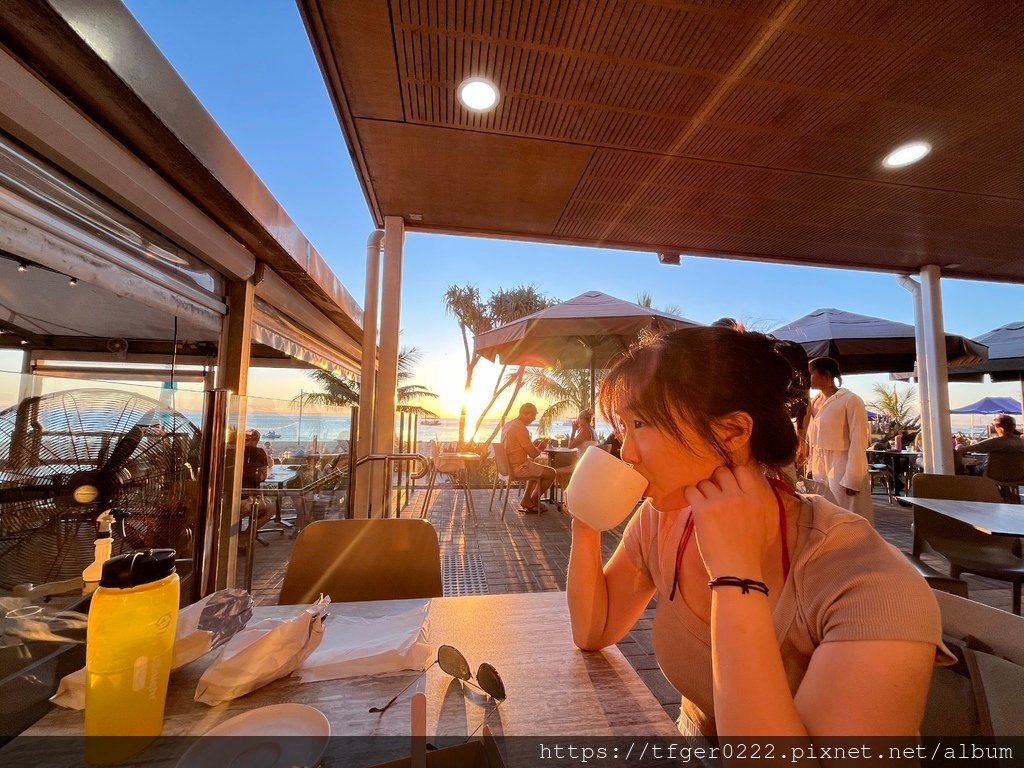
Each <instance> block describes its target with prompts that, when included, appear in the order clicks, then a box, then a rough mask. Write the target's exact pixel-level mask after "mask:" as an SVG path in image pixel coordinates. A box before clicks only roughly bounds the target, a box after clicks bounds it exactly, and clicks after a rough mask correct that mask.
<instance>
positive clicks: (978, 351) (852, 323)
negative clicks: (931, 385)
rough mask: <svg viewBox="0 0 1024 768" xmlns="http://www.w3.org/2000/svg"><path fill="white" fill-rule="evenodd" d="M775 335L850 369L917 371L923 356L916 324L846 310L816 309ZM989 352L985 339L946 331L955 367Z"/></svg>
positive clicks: (948, 352)
mask: <svg viewBox="0 0 1024 768" xmlns="http://www.w3.org/2000/svg"><path fill="white" fill-rule="evenodd" d="M772 335H773V336H775V337H776V338H779V339H786V340H789V341H795V342H797V343H798V344H800V346H802V347H803V348H804V350H806V352H807V355H808V357H811V358H814V357H822V356H827V357H832V358H835V359H836V360H838V361H839V365H840V367H841V368H842V371H843V373H844V374H845V373H888V372H892V371H907V370H912V369H913V367H914V362H915V361H916V359H917V341H916V338H915V335H914V326H912V325H908V324H907V323H897V322H895V321H894V320H884V319H882V318H880V317H870V316H868V315H858V314H855V313H853V312H845V311H843V310H841V309H816V310H814V311H813V312H811V313H810V314H809V315H805V316H804V317H801V318H800V319H799V320H794V321H793V322H792V323H788V324H786V325H783V326H780V327H779V328H776V329H775V330H774V331H772ZM987 357H988V353H987V350H986V348H985V345H984V344H979V343H978V342H975V341H972V340H971V339H967V338H964V337H963V336H956V335H954V334H950V333H947V334H946V359H947V360H948V361H949V364H950V365H951V366H953V365H967V364H974V363H980V362H983V361H984V360H986V359H987Z"/></svg>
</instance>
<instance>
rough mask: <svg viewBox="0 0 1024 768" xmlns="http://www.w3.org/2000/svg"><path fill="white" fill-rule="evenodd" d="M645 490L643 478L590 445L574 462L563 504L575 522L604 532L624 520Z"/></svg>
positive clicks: (606, 453)
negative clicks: (574, 466)
mask: <svg viewBox="0 0 1024 768" xmlns="http://www.w3.org/2000/svg"><path fill="white" fill-rule="evenodd" d="M645 490H647V478H645V477H644V476H643V475H641V474H640V473H639V472H637V471H636V470H635V469H633V468H632V467H631V466H629V464H627V463H626V462H624V461H620V460H619V459H616V458H615V457H614V456H612V455H611V454H610V453H608V452H606V451H602V450H601V449H600V448H598V447H597V446H594V445H592V446H590V447H589V448H587V450H586V451H584V452H583V456H581V457H580V460H579V461H578V462H576V468H575V469H574V470H573V472H572V477H571V478H570V479H569V487H568V488H567V489H566V491H565V501H566V506H568V508H569V514H571V515H572V516H573V517H575V518H576V519H577V520H581V521H583V522H584V523H586V524H587V525H589V526H590V527H591V528H593V529H595V530H598V531H607V530H608V529H609V528H614V527H615V526H617V525H618V524H619V523H621V522H622V521H623V520H625V519H626V517H627V516H628V515H629V513H630V512H632V511H633V508H634V507H636V503H637V501H638V500H639V499H640V496H641V495H642V494H643V492H644V491H645Z"/></svg>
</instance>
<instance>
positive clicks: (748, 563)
mask: <svg viewBox="0 0 1024 768" xmlns="http://www.w3.org/2000/svg"><path fill="white" fill-rule="evenodd" d="M791 378H792V372H791V369H790V366H789V365H788V363H787V362H786V361H785V360H784V359H783V358H782V357H781V356H780V355H779V354H778V353H777V352H776V351H775V347H774V342H773V340H771V339H769V338H768V337H766V336H763V335H761V334H757V333H749V332H747V333H737V332H736V331H732V330H728V329H720V328H711V327H708V328H686V329H681V330H677V331H673V332H671V333H669V334H667V335H665V336H662V337H660V338H657V339H654V340H650V339H645V340H644V341H642V342H640V343H639V344H638V345H634V347H632V348H631V349H630V350H629V351H628V352H627V353H626V354H625V355H624V356H623V357H622V358H620V359H619V360H618V361H617V362H616V364H615V365H614V367H613V368H612V369H611V371H610V372H609V373H608V376H607V378H606V379H605V382H604V384H603V385H602V387H601V396H600V405H601V409H602V412H603V413H604V414H605V416H606V418H607V419H608V420H609V421H610V422H611V423H613V424H619V425H621V427H620V428H621V429H622V430H623V435H624V440H623V444H622V460H623V461H626V462H629V463H630V464H632V465H633V467H634V468H635V469H636V470H637V471H638V472H640V474H641V475H643V476H644V477H645V478H646V479H647V480H648V482H649V486H648V489H647V496H648V498H647V499H646V501H645V502H644V504H643V505H642V506H641V507H640V509H639V510H638V511H637V512H636V513H635V514H634V515H633V518H632V519H631V520H630V522H629V523H628V525H627V526H626V529H625V531H624V532H623V535H622V540H621V542H620V543H619V546H618V548H617V549H616V550H615V552H614V553H613V554H612V556H611V558H610V559H609V561H608V562H607V564H602V557H601V534H600V533H599V532H598V531H595V530H594V529H592V528H590V527H589V526H587V525H586V524H585V523H583V522H582V521H580V520H577V519H574V520H573V521H572V546H571V550H570V554H569V570H568V581H567V588H566V597H567V601H568V607H569V615H570V620H571V624H572V632H573V640H574V642H575V643H576V645H577V646H579V647H580V648H582V649H585V650H598V649H600V648H604V647H607V646H609V645H611V644H613V643H615V642H618V641H619V640H620V639H621V638H622V637H623V636H624V635H625V634H626V633H627V632H628V631H629V630H630V628H631V627H632V626H633V624H634V623H636V621H637V619H638V618H639V617H640V616H641V614H642V613H643V612H644V610H645V608H646V607H647V605H648V603H649V601H650V599H651V597H652V596H655V595H657V598H658V599H657V606H656V609H655V616H654V632H653V642H654V651H655V655H656V657H657V660H658V663H659V665H660V666H661V669H662V671H663V672H664V673H665V676H666V677H667V678H668V680H669V682H671V683H672V685H674V686H675V688H676V689H677V690H678V691H680V693H681V694H682V696H683V699H682V710H681V716H680V721H679V727H680V730H681V731H682V732H683V733H685V734H688V735H704V736H708V737H711V736H714V735H716V734H717V735H719V736H751V735H758V734H770V735H772V736H800V737H805V736H808V735H809V736H811V737H814V736H818V735H854V734H857V735H871V734H897V735H906V736H913V735H915V734H916V733H917V730H918V728H919V726H920V723H921V718H922V715H923V712H924V706H925V699H926V695H927V692H928V685H929V680H930V677H931V671H932V666H933V665H934V663H935V660H936V649H937V648H939V647H941V631H942V628H941V621H940V615H939V610H938V606H937V605H936V602H935V598H934V597H933V596H932V593H931V590H930V589H929V588H928V585H927V584H926V583H925V581H924V580H923V579H922V577H921V576H920V575H918V574H917V572H916V571H915V570H914V569H913V568H912V567H911V566H910V564H909V563H908V562H907V561H906V559H905V558H904V557H903V556H902V555H901V554H900V553H899V551H897V550H896V549H895V548H893V547H892V546H891V545H889V544H888V543H886V542H885V540H883V539H882V538H881V536H879V534H878V533H877V532H876V531H875V530H874V528H872V527H871V525H870V524H869V523H868V522H867V521H866V520H865V519H864V518H862V517H860V516H859V515H855V514H852V513H850V512H848V511H847V510H845V509H842V508H840V507H838V506H836V505H835V504H832V503H831V502H829V501H828V500H827V499H825V498H824V497H822V496H801V495H798V494H796V493H795V492H794V491H793V490H792V489H791V488H789V487H788V486H786V485H785V484H784V483H782V482H781V481H779V480H777V479H776V478H775V473H776V470H777V468H778V467H781V466H784V465H786V464H788V463H789V462H791V461H792V460H793V458H794V456H795V454H796V448H797V445H796V441H797V436H796V432H795V431H794V430H793V427H792V424H791V422H790V420H789V415H788V413H787V410H786V399H787V390H788V388H789V385H790V381H791ZM754 381H756V382H757V386H751V382H754ZM943 658H944V660H946V657H943Z"/></svg>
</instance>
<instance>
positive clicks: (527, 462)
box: [501, 403, 555, 513]
mask: <svg viewBox="0 0 1024 768" xmlns="http://www.w3.org/2000/svg"><path fill="white" fill-rule="evenodd" d="M536 418H537V406H535V405H534V404H533V403H523V404H522V405H521V406H520V407H519V416H518V417H516V418H514V419H512V420H511V421H509V422H508V423H507V424H506V425H505V427H504V429H502V431H501V445H502V447H503V448H504V449H505V453H506V454H508V464H509V466H510V467H511V468H512V476H513V477H519V478H525V479H526V487H525V488H524V489H523V501H522V504H521V505H520V507H519V511H520V512H527V513H536V512H540V511H541V507H540V498H541V496H543V495H544V492H545V491H546V490H547V489H548V488H550V487H551V484H552V483H553V482H555V470H554V469H552V468H551V467H546V466H544V465H543V464H538V463H537V462H536V461H533V459H535V458H537V457H538V456H540V453H541V449H543V448H544V447H545V446H546V443H547V441H545V440H538V441H537V444H536V445H535V444H534V442H533V441H532V440H531V439H530V432H529V430H528V429H527V428H526V427H527V426H528V425H529V424H532V423H533V421H534V419H536Z"/></svg>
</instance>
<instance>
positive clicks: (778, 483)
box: [668, 477, 800, 601]
mask: <svg viewBox="0 0 1024 768" xmlns="http://www.w3.org/2000/svg"><path fill="white" fill-rule="evenodd" d="M766 479H767V480H768V484H769V485H770V486H771V488H772V493H773V494H774V495H775V501H776V502H778V505H779V533H780V535H781V536H782V580H783V581H786V579H788V578H789V536H787V534H786V506H785V504H783V503H782V496H780V495H779V491H782V492H783V493H788V494H789V495H790V496H792V497H793V498H795V499H799V498H800V495H799V494H798V493H797V492H796V491H795V490H793V487H792V486H791V485H790V484H789V483H787V482H786V481H785V480H782V479H779V478H774V477H769V478H766ZM691 536H693V511H692V510H691V511H690V515H689V517H687V518H686V526H685V527H684V528H683V537H682V538H681V539H680V540H679V549H677V550H676V568H675V571H674V572H673V574H672V591H671V592H669V593H668V599H669V600H670V601H671V600H674V599H675V597H676V590H677V589H678V588H679V569H680V568H682V566H683V553H684V552H685V551H686V545H687V544H689V543H690V537H691Z"/></svg>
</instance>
